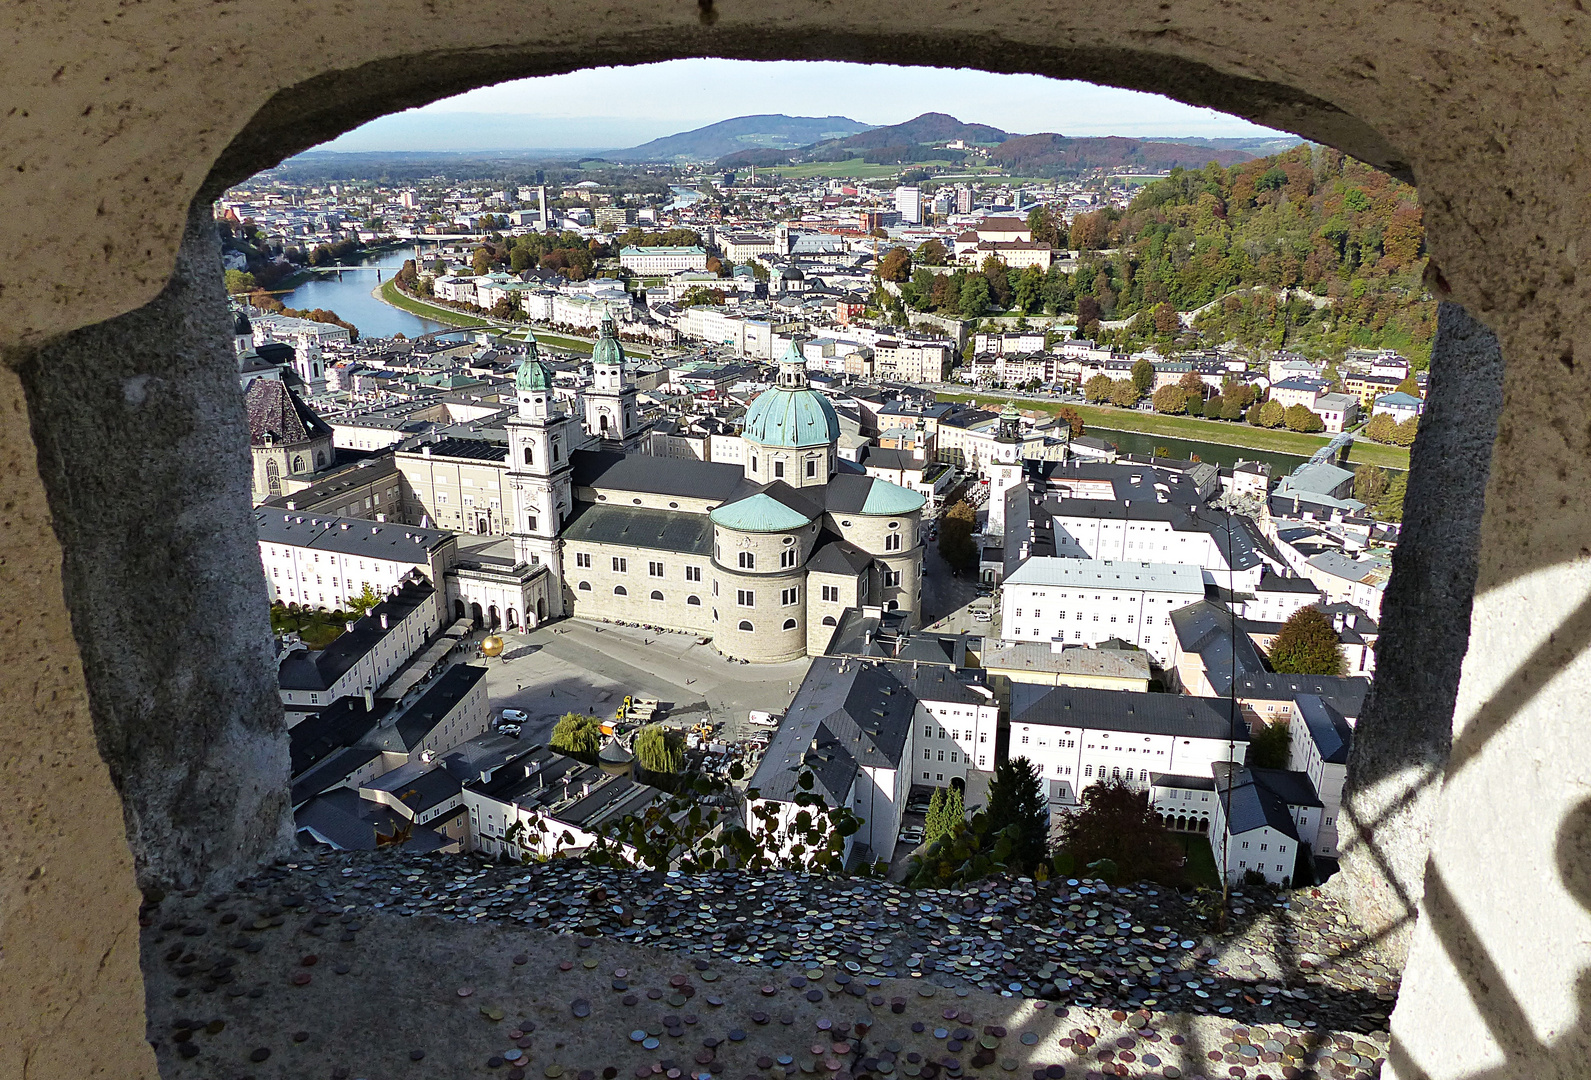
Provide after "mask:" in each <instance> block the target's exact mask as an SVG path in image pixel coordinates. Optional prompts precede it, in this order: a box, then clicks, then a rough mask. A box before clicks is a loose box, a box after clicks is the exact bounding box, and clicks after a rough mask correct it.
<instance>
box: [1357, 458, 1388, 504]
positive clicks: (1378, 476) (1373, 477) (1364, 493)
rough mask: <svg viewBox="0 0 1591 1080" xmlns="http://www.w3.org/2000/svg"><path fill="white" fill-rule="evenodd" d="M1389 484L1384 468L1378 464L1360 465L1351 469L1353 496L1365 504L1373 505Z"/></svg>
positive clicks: (1384, 492) (1385, 491)
mask: <svg viewBox="0 0 1591 1080" xmlns="http://www.w3.org/2000/svg"><path fill="white" fill-rule="evenodd" d="M1390 486H1391V480H1390V479H1388V477H1387V474H1386V470H1385V469H1382V468H1379V467H1378V466H1375V465H1361V466H1359V467H1358V468H1357V469H1355V470H1354V471H1353V497H1354V498H1356V499H1358V500H1359V501H1360V502H1362V503H1364V504H1365V505H1366V506H1374V505H1375V502H1376V500H1377V499H1379V498H1381V496H1383V495H1385V494H1386V493H1387V488H1388V487H1390Z"/></svg>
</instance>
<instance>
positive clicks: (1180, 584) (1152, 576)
mask: <svg viewBox="0 0 1591 1080" xmlns="http://www.w3.org/2000/svg"><path fill="white" fill-rule="evenodd" d="M1202 599H1204V575H1203V574H1202V573H1201V572H1200V570H1199V568H1198V567H1197V566H1189V565H1177V564H1173V563H1149V562H1124V561H1113V560H1110V559H1101V560H1093V559H1067V558H1055V557H1050V556H1043V557H1037V558H1031V559H1028V560H1027V561H1026V562H1024V563H1023V564H1022V565H1021V566H1019V567H1017V569H1016V570H1015V571H1014V572H1013V573H1012V574H1011V575H1010V576H1009V577H1007V578H1006V579H1005V581H1004V582H1002V583H1001V585H1000V608H1001V616H1000V617H1001V623H1000V637H1001V639H1002V640H1004V641H1037V642H1054V641H1063V642H1064V643H1065V644H1067V645H1097V644H1099V643H1100V642H1102V641H1104V640H1106V639H1107V638H1120V639H1121V640H1123V641H1126V642H1128V643H1130V644H1132V645H1136V646H1138V647H1139V648H1141V649H1143V650H1144V651H1146V652H1148V653H1149V654H1150V655H1151V656H1153V657H1154V658H1155V659H1156V660H1157V661H1158V662H1160V663H1162V664H1165V663H1169V662H1170V661H1171V659H1172V651H1173V644H1174V641H1175V638H1176V634H1175V632H1174V631H1173V629H1172V626H1171V613H1172V612H1173V611H1175V610H1177V609H1178V608H1180V607H1185V606H1187V605H1188V604H1193V603H1197V602H1198V601H1200V600H1202Z"/></svg>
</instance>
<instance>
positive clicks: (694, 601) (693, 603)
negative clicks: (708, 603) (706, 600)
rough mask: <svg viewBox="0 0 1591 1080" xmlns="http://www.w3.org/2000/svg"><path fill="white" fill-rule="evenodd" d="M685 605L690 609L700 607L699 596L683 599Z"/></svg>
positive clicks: (700, 599)
mask: <svg viewBox="0 0 1591 1080" xmlns="http://www.w3.org/2000/svg"><path fill="white" fill-rule="evenodd" d="M685 603H686V604H687V605H688V606H690V607H701V606H702V598H701V597H699V596H687V597H686V598H685Z"/></svg>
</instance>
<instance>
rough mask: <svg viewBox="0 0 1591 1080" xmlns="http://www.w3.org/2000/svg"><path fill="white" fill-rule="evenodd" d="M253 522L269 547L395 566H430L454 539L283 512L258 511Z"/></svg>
mask: <svg viewBox="0 0 1591 1080" xmlns="http://www.w3.org/2000/svg"><path fill="white" fill-rule="evenodd" d="M254 520H255V522H256V524H257V525H258V527H259V532H260V539H261V540H262V541H264V542H265V543H267V544H286V545H290V546H296V547H304V548H314V549H316V550H317V551H335V552H337V553H338V554H341V555H357V556H361V557H363V558H366V559H385V560H389V561H393V562H413V563H423V562H428V561H430V554H431V552H433V551H435V550H436V549H437V548H440V547H442V546H443V545H445V544H448V543H451V542H452V541H453V535H454V534H453V533H450V532H446V531H444V530H442V529H422V528H420V527H418V526H415V525H399V524H396V523H393V522H378V521H365V520H362V519H360V518H344V517H337V516H335V515H329V514H312V513H303V512H295V511H284V510H263V509H262V510H257V511H255V514H254ZM344 526H346V528H344Z"/></svg>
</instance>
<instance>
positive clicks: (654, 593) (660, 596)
mask: <svg viewBox="0 0 1591 1080" xmlns="http://www.w3.org/2000/svg"><path fill="white" fill-rule="evenodd" d="M652 599H653V600H661V599H663V594H662V593H660V592H658V591H657V590H656V589H653V590H652Z"/></svg>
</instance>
